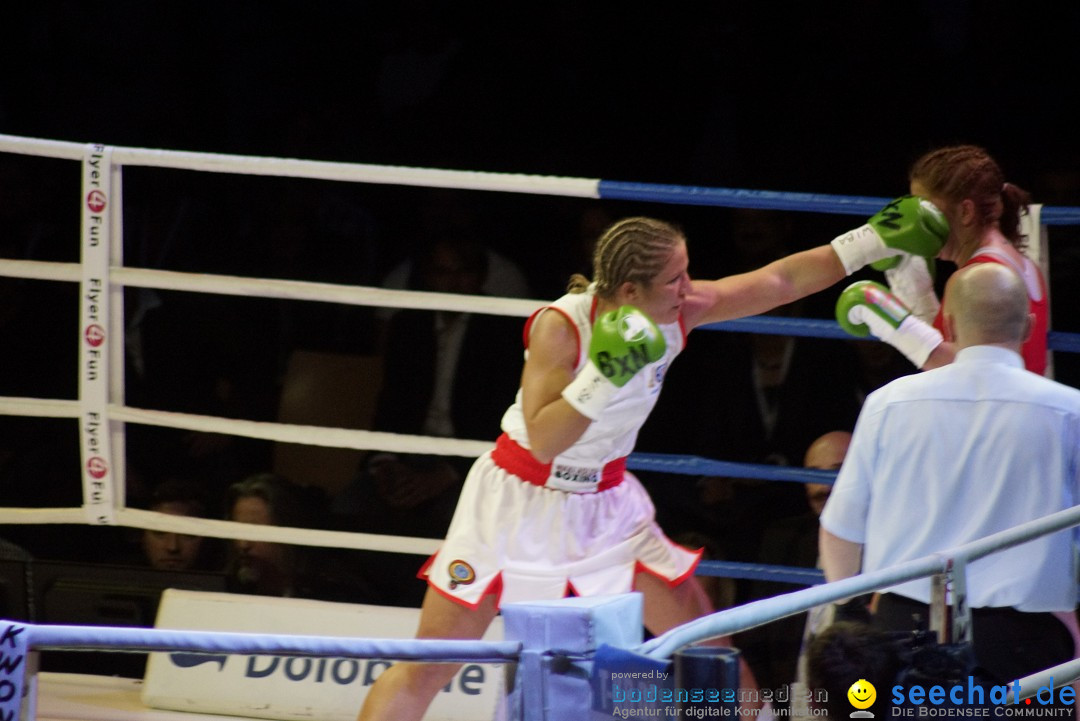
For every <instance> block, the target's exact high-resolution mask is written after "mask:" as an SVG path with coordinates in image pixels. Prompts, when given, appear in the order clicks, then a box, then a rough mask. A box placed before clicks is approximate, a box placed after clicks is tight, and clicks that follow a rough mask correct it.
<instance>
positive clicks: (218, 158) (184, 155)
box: [0, 134, 600, 198]
mask: <svg viewBox="0 0 1080 721" xmlns="http://www.w3.org/2000/svg"><path fill="white" fill-rule="evenodd" d="M85 151H86V145H85V144H83V143H70V142H61V141H54V140H42V139H39V138H21V137H18V136H14V135H2V134H0V152H11V153H21V154H25V155H40V156H45V157H51V158H66V159H68V160H81V159H82V157H83V153H84V152H85ZM112 161H113V162H114V163H116V164H119V165H132V166H135V165H138V166H143V167H156V168H174V169H178V170H199V171H204V172H210V173H237V174H242V175H267V176H274V177H289V178H309V179H314V180H339V181H348V182H353V183H378V184H382V185H409V186H417V187H429V188H454V189H457V190H490V191H499V192H505V193H530V194H535V195H561V196H567V197H572V198H597V197H599V194H598V191H597V186H598V184H599V182H600V181H599V179H596V180H593V179H589V178H565V177H557V176H550V175H528V174H525V173H487V172H480V171H466V170H442V169H436V168H407V167H400V166H387V165H365V164H363V163H335V162H329V161H318V160H297V159H294V158H267V157H256V156H244V155H222V154H216V153H191V152H183V151H177V150H157V149H150V148H120V147H114V148H112Z"/></svg>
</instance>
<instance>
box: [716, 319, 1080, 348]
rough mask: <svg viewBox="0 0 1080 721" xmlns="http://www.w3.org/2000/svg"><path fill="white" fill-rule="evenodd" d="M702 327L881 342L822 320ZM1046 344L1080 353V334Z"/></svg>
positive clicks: (1057, 334)
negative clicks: (854, 334) (859, 336)
mask: <svg viewBox="0 0 1080 721" xmlns="http://www.w3.org/2000/svg"><path fill="white" fill-rule="evenodd" d="M701 327H702V328H704V329H707V330H722V331H728V332H732V333H769V334H772V335H791V336H802V337H806V338H832V339H835V340H857V341H869V342H875V343H876V342H878V341H877V339H876V338H870V337H867V338H856V337H855V336H852V335H850V334H848V333H847V332H845V331H844V329H843V328H841V327H840V324H839V323H837V322H836V321H835V320H822V319H819V318H778V317H776V316H766V315H753V316H749V317H746V318H736V319H735V320H726V321H724V322H722V323H709V324H707V325H703V326H701ZM1046 343H1047V347H1048V348H1049V349H1050V350H1057V351H1062V352H1065V353H1080V333H1067V332H1065V331H1054V330H1052V331H1050V332H1049V333H1047V339H1046Z"/></svg>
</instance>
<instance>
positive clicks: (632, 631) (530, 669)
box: [501, 593, 643, 721]
mask: <svg viewBox="0 0 1080 721" xmlns="http://www.w3.org/2000/svg"><path fill="white" fill-rule="evenodd" d="M501 611H502V616H503V624H504V633H505V637H506V640H508V641H518V642H520V643H521V645H522V650H521V660H520V662H519V663H518V666H517V670H516V678H515V680H514V684H513V689H512V690H511V692H510V695H509V698H508V699H507V708H508V713H509V717H510V719H511V720H512V721H558V720H560V719H568V718H579V719H588V718H591V716H590V714H592V713H593V711H592V708H593V689H592V684H591V682H590V675H591V672H592V665H593V657H594V655H595V653H596V650H597V649H598V648H600V647H601V646H612V647H617V648H630V647H633V646H636V645H638V644H640V643H641V640H642V629H643V626H642V599H641V594H640V593H627V594H618V595H610V596H590V597H584V598H582V597H577V598H564V599H559V600H555V601H537V602H530V603H525V602H522V603H508V604H506V605H504V606H503V607H502V609H501ZM607 717H608V718H610V717H611V714H610V712H608V714H607Z"/></svg>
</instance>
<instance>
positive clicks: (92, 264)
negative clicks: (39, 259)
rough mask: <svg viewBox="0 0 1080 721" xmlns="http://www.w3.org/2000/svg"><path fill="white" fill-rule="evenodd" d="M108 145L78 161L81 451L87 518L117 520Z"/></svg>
mask: <svg viewBox="0 0 1080 721" xmlns="http://www.w3.org/2000/svg"><path fill="white" fill-rule="evenodd" d="M112 203H113V198H112V149H111V148H108V147H106V146H104V145H97V144H94V145H88V146H87V147H86V150H85V151H84V153H83V161H82V194H81V203H80V205H81V211H82V231H81V234H82V264H81V267H82V279H81V285H80V288H79V291H80V292H79V336H80V337H79V441H80V443H79V445H80V448H79V453H80V459H81V462H82V477H83V511H84V514H85V518H86V522H87V523H92V524H113V523H115V522H116V506H115V498H116V489H115V481H114V477H115V467H114V465H113V462H112V460H113V459H112V452H111V444H112V442H111V433H110V428H109V417H108V403H109V380H110V377H111V375H110V372H109V361H110V358H109V355H110V353H109V350H110V348H115V347H117V346H116V344H114V343H112V339H111V333H112V331H113V330H114V329H112V328H111V327H110V317H109V294H110V289H109V264H110V258H109V255H110V252H111V248H112V243H111V225H112V224H111V222H110V218H111V217H112V208H111V205H112Z"/></svg>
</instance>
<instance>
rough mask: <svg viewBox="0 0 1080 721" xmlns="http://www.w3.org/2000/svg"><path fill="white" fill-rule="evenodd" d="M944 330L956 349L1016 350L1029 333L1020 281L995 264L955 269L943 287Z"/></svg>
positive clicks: (1026, 296) (1022, 288)
mask: <svg viewBox="0 0 1080 721" xmlns="http://www.w3.org/2000/svg"><path fill="white" fill-rule="evenodd" d="M943 312H944V316H945V324H946V329H947V330H948V331H949V333H950V335H951V340H952V341H953V342H954V343H956V345H957V346H958V348H964V347H967V346H971V345H1005V346H1010V347H1014V348H1016V349H1018V348H1019V346H1020V345H1022V344H1023V342H1024V341H1025V340H1027V338H1028V336H1029V335H1030V334H1031V325H1032V318H1031V314H1030V313H1029V312H1028V294H1027V287H1026V286H1025V285H1024V280H1023V279H1022V278H1021V277H1020V276H1019V274H1017V273H1016V271H1014V270H1012V269H1011V268H1009V267H1007V266H1004V265H1001V264H999V263H978V264H976V265H969V266H966V267H964V268H961V269H959V270H958V271H956V272H955V273H953V275H952V277H951V278H949V282H948V284H947V285H946V287H945V299H944V311H943Z"/></svg>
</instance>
